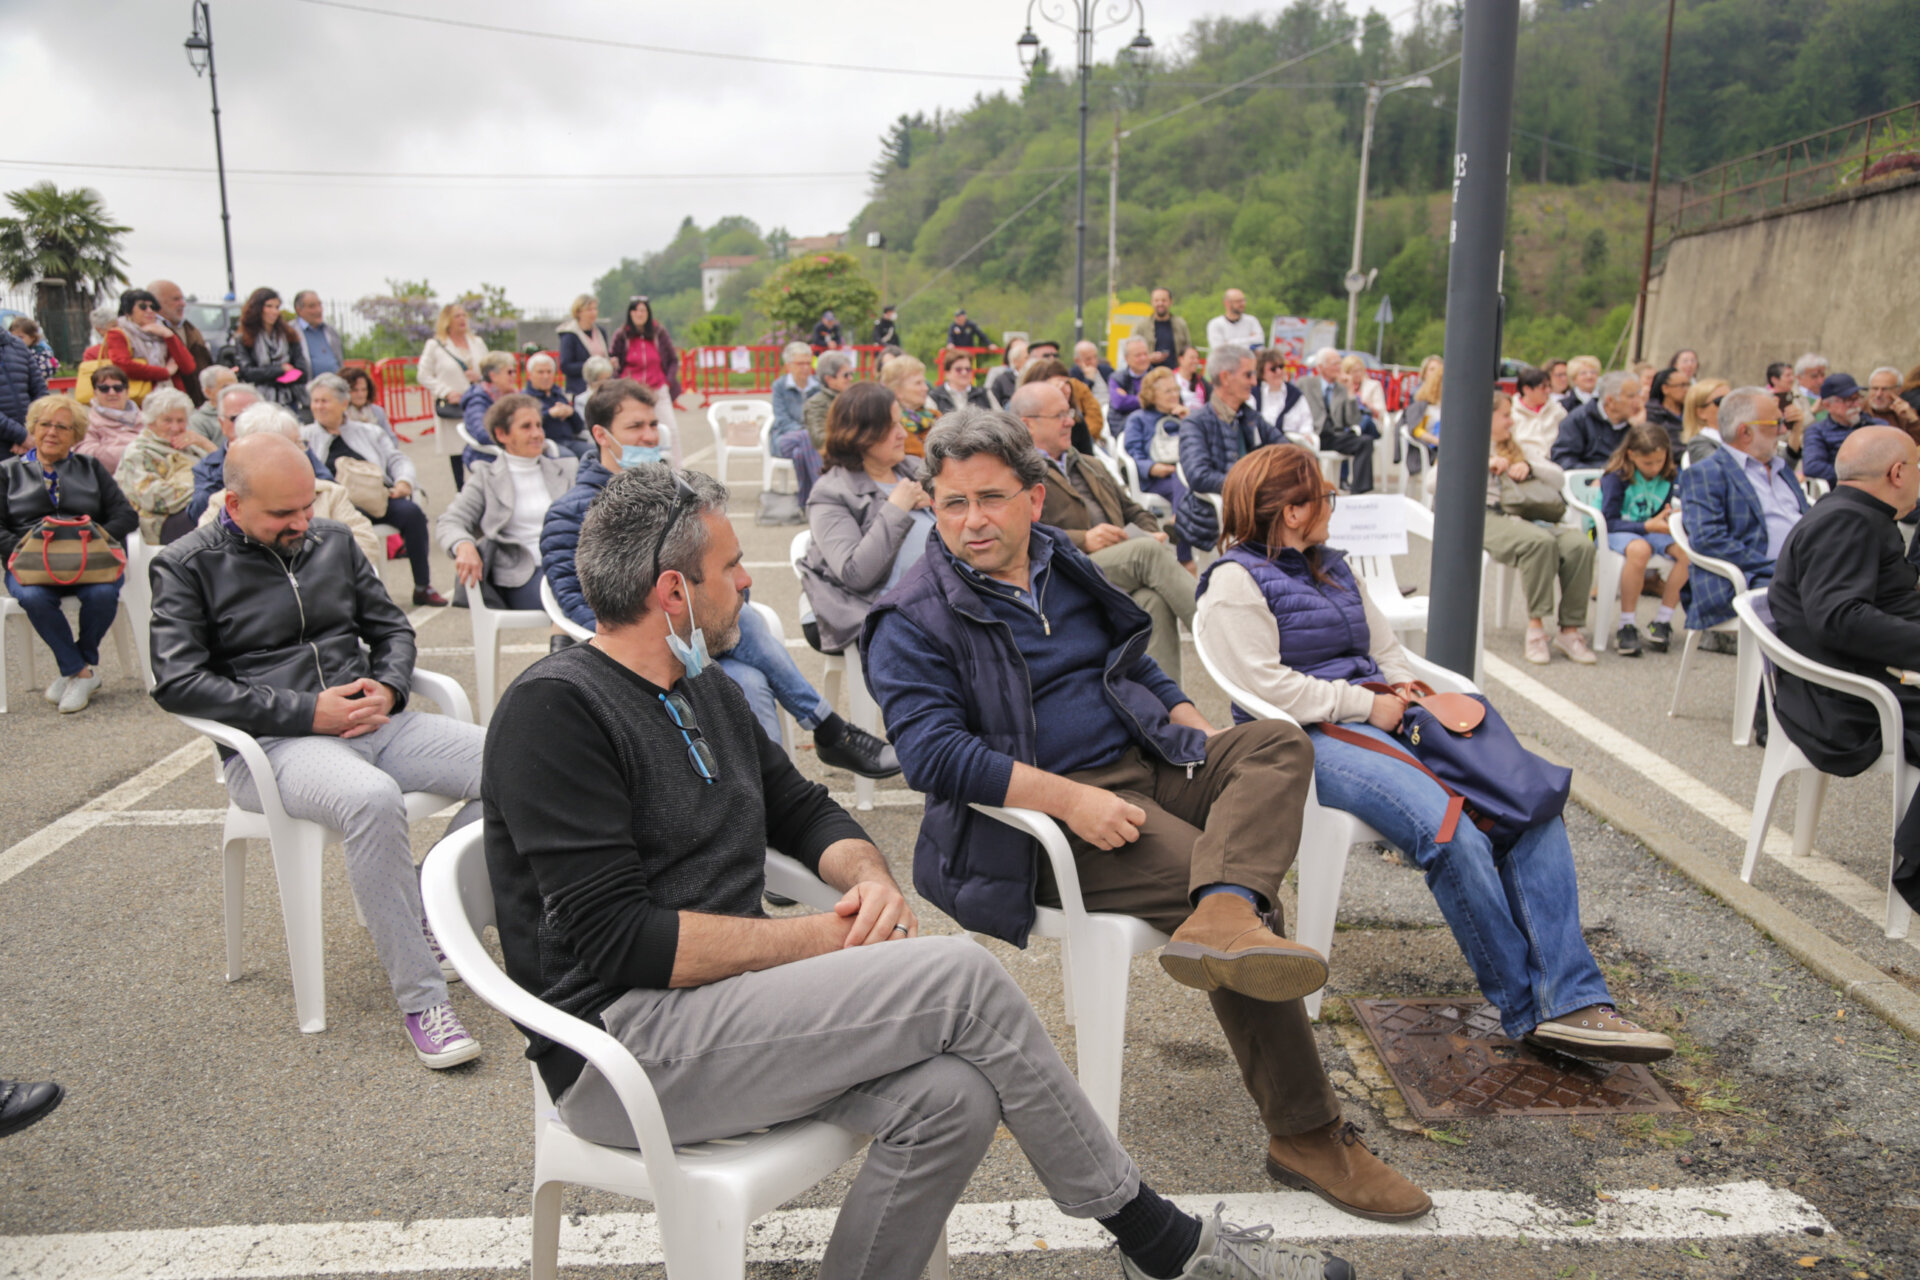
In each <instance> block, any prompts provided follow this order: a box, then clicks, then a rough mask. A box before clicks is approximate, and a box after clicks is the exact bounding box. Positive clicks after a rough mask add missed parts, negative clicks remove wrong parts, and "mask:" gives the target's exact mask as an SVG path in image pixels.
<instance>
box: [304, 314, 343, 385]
mask: <svg viewBox="0 0 1920 1280" xmlns="http://www.w3.org/2000/svg"><path fill="white" fill-rule="evenodd" d="M294 323H295V324H297V325H299V326H300V335H301V337H303V338H305V339H306V342H307V364H308V365H309V366H310V367H311V368H312V370H313V376H314V377H316V378H317V377H319V376H320V375H321V374H323V373H338V372H340V361H339V359H338V358H337V357H335V355H334V354H333V340H332V338H331V337H330V336H329V335H328V333H327V326H326V325H325V324H324V323H322V324H308V323H307V322H306V321H305V320H298V319H296V320H295V321H294Z"/></svg>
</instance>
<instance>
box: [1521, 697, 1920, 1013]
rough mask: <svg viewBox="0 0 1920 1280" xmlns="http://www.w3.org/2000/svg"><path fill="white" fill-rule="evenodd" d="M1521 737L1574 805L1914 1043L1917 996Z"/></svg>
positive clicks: (1609, 791) (1633, 806)
mask: <svg viewBox="0 0 1920 1280" xmlns="http://www.w3.org/2000/svg"><path fill="white" fill-rule="evenodd" d="M1520 740H1521V744H1522V745H1523V746H1525V747H1526V748H1527V749H1528V750H1530V751H1532V752H1534V753H1535V754H1536V755H1539V756H1541V757H1543V758H1545V759H1548V760H1551V761H1553V762H1554V763H1555V764H1558V765H1565V766H1569V767H1573V768H1574V774H1573V796H1572V798H1573V800H1574V803H1576V804H1578V805H1579V806H1580V807H1581V808H1583V809H1585V810H1587V811H1588V812H1589V813H1591V814H1593V815H1594V816H1595V817H1596V818H1599V819H1600V820H1601V821H1602V822H1605V823H1607V824H1609V825H1610V826H1612V827H1614V828H1615V829H1617V830H1619V831H1623V832H1625V833H1626V834H1627V835H1629V836H1632V837H1633V838H1634V839H1635V840H1638V841H1639V842H1640V843H1641V844H1643V845H1645V846H1646V847H1647V849H1648V851H1649V852H1651V853H1652V854H1654V856H1656V857H1658V858H1659V859H1660V860H1661V861H1663V862H1665V863H1666V864H1667V865H1669V866H1671V867H1672V868H1673V869H1674V870H1676V871H1678V872H1679V873H1680V874H1681V875H1683V876H1685V877H1686V878H1687V879H1689V880H1691V881H1693V883H1694V884H1696V885H1698V886H1700V888H1702V889H1704V890H1706V891H1707V892H1708V893H1709V894H1711V895H1712V896H1713V897H1715V898H1718V899H1719V900H1720V901H1721V902H1722V903H1724V904H1726V906H1728V907H1729V908H1731V909H1732V911H1733V912H1734V914H1735V915H1738V916H1739V917H1740V918H1741V919H1743V920H1745V921H1746V922H1747V923H1748V924H1751V925H1752V926H1753V927H1754V928H1756V929H1758V930H1759V931H1760V932H1761V933H1763V934H1765V935H1766V936H1767V937H1768V938H1770V939H1772V940H1773V941H1774V942H1775V943H1777V944H1778V945H1779V946H1780V947H1781V949H1782V950H1784V951H1786V952H1787V954H1788V955H1791V956H1792V957H1793V958H1794V959H1796V960H1798V961H1799V962H1800V963H1801V964H1803V965H1805V966H1806V967H1807V968H1808V969H1810V970H1812V971H1813V973H1814V974H1815V975H1817V976H1818V977H1819V978H1821V979H1822V980H1824V981H1826V982H1828V983H1830V984H1832V985H1833V986H1834V987H1835V988H1837V989H1838V990H1839V991H1840V993H1841V994H1842V995H1844V996H1847V997H1849V998H1851V999H1853V1000H1857V1001H1859V1002H1860V1003H1861V1004H1863V1005H1865V1006H1866V1007H1867V1008H1868V1009H1870V1010H1872V1011H1873V1012H1874V1013H1875V1014H1876V1015H1878V1016H1879V1017H1880V1019H1881V1020H1882V1021H1884V1022H1886V1023H1887V1024H1888V1025H1889V1026H1891V1027H1893V1028H1894V1029H1896V1030H1897V1031H1899V1032H1900V1033H1901V1034H1902V1035H1904V1036H1906V1037H1907V1038H1908V1039H1909V1040H1916V1041H1920V994H1915V993H1914V992H1913V991H1910V990H1909V989H1907V988H1906V987H1905V986H1903V985H1901V983H1900V982H1899V981H1898V980H1897V979H1895V978H1893V977H1891V976H1890V975H1888V974H1886V973H1884V972H1882V971H1881V970H1880V969H1878V968H1876V967H1875V966H1873V965H1872V964H1869V963H1868V962H1867V961H1865V960H1863V959H1861V958H1860V957H1859V956H1857V955H1855V954H1854V953H1853V952H1852V951H1849V950H1848V949H1847V948H1846V947H1844V946H1842V945H1841V944H1840V943H1838V942H1835V941H1834V940H1833V939H1832V938H1830V937H1828V936H1827V935H1826V934H1825V933H1824V932H1822V931H1821V930H1820V929H1818V928H1816V927H1814V926H1813V925H1812V924H1809V923H1808V922H1807V921H1806V920H1803V919H1802V918H1801V917H1799V916H1797V915H1795V914H1794V913H1793V912H1791V911H1789V910H1788V909H1787V908H1786V907H1784V906H1782V905H1781V904H1780V902H1779V901H1778V900H1776V899H1774V898H1772V897H1769V896H1768V895H1767V894H1765V893H1762V892H1761V891H1760V890H1758V889H1756V888H1754V887H1753V886H1752V885H1750V884H1748V883H1747V882H1746V881H1744V880H1742V879H1741V878H1740V876H1739V874H1738V873H1737V872H1735V871H1734V870H1733V869H1732V868H1730V867H1728V866H1726V865H1725V864H1724V863H1723V862H1721V861H1720V860H1719V859H1718V858H1715V857H1713V856H1712V855H1710V854H1708V853H1706V852H1705V851H1704V850H1701V849H1699V848H1697V847H1696V846H1694V845H1692V844H1689V843H1687V842H1686V841H1685V840H1682V839H1680V838H1678V837H1677V836H1675V835H1673V834H1672V833H1671V832H1669V831H1667V830H1666V829H1664V828H1663V827H1662V826H1661V825H1660V824H1659V823H1658V822H1656V821H1655V820H1654V819H1653V818H1652V817H1651V816H1650V815H1649V814H1648V813H1647V812H1646V811H1645V810H1644V809H1642V808H1641V807H1640V806H1639V805H1637V804H1635V803H1634V802H1633V801H1631V800H1629V799H1627V798H1626V797H1625V796H1623V795H1621V794H1620V793H1619V792H1617V791H1614V790H1612V789H1611V788H1609V787H1606V786H1603V785H1601V784H1600V783H1598V782H1594V781H1593V780H1592V779H1590V778H1587V777H1585V776H1584V775H1583V774H1582V773H1581V772H1580V770H1579V768H1578V767H1577V766H1573V765H1572V762H1571V761H1568V760H1566V759H1565V758H1563V757H1562V756H1560V755H1559V754H1558V753H1557V752H1554V751H1550V750H1548V749H1547V748H1546V747H1544V746H1543V745H1541V744H1540V743H1539V742H1537V741H1534V740H1533V739H1531V738H1528V737H1525V736H1524V735H1521V738H1520Z"/></svg>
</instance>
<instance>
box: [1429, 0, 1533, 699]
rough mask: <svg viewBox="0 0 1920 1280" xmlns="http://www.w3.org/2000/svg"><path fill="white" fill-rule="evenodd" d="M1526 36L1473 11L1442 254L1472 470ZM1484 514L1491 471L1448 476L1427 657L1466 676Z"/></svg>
mask: <svg viewBox="0 0 1920 1280" xmlns="http://www.w3.org/2000/svg"><path fill="white" fill-rule="evenodd" d="M1519 32H1520V0H1467V3H1466V6H1465V17H1464V23H1463V26H1462V31H1461V63H1460V121H1459V125H1458V129H1457V132H1456V133H1455V135H1454V136H1455V139H1456V141H1455V143H1454V156H1453V209H1452V211H1451V220H1450V222H1449V224H1448V233H1447V234H1448V241H1449V243H1450V245H1451V246H1452V247H1451V248H1450V249H1449V251H1448V254H1447V341H1446V359H1447V377H1446V385H1445V388H1444V390H1443V392H1442V394H1441V401H1440V417H1441V420H1442V421H1443V422H1445V423H1446V424H1447V450H1448V455H1449V456H1450V457H1453V458H1455V459H1466V460H1467V463H1468V464H1471V463H1472V460H1473V459H1475V458H1484V457H1486V456H1487V451H1488V441H1489V437H1490V435H1491V432H1492V417H1493V413H1492V409H1493V386H1494V376H1495V374H1496V373H1497V371H1498V370H1497V368H1496V366H1497V363H1498V361H1499V358H1500V350H1499V317H1500V275H1501V268H1502V262H1501V245H1502V244H1503V243H1504V241H1505V239H1506V229H1507V182H1508V178H1509V176H1510V170H1511V168H1512V155H1511V152H1510V151H1509V146H1510V139H1511V138H1512V135H1513V79H1514V58H1515V49H1516V47H1517V44H1518V41H1519ZM1486 514H1487V474H1486V469H1485V468H1484V467H1481V466H1477V465H1455V466H1451V467H1442V468H1441V469H1440V475H1439V483H1438V487H1437V491H1436V493H1435V499H1434V504H1433V589H1432V604H1431V605H1430V606H1429V609H1430V612H1429V614H1428V618H1427V657H1428V658H1430V659H1432V660H1433V661H1434V662H1437V663H1439V664H1440V665H1441V666H1443V667H1447V668H1450V669H1451V670H1454V671H1458V672H1460V673H1461V674H1462V675H1467V676H1471V675H1472V674H1473V671H1474V668H1475V666H1476V660H1477V659H1478V657H1479V653H1478V652H1477V650H1478V649H1479V644H1480V641H1479V634H1480V626H1479V624H1480V556H1481V538H1482V535H1483V534H1484V533H1485V531H1486Z"/></svg>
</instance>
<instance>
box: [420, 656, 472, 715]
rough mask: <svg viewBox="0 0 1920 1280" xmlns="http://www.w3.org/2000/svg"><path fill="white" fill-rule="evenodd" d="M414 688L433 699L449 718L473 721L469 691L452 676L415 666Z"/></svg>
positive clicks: (442, 712)
mask: <svg viewBox="0 0 1920 1280" xmlns="http://www.w3.org/2000/svg"><path fill="white" fill-rule="evenodd" d="M413 690H414V692H415V693H424V694H426V695H427V697H429V698H431V699H433V700H434V702H435V703H437V704H438V705H439V707H440V711H441V714H443V715H445V716H446V717H447V718H448V719H449V720H458V721H459V722H460V723H461V724H472V723H473V703H472V702H471V701H469V700H468V698H467V691H466V690H465V689H463V688H462V687H461V686H460V682H459V681H458V680H455V679H454V678H453V677H452V676H448V675H442V674H440V673H439V672H438V671H423V670H421V669H420V668H419V667H415V668H414V669H413Z"/></svg>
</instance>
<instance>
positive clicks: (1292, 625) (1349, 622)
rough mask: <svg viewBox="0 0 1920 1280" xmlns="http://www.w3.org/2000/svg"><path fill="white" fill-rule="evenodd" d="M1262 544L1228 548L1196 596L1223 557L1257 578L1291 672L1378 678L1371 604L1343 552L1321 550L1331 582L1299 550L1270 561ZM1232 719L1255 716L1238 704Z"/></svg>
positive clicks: (1355, 679)
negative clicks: (1318, 578)
mask: <svg viewBox="0 0 1920 1280" xmlns="http://www.w3.org/2000/svg"><path fill="white" fill-rule="evenodd" d="M1263 551H1265V548H1264V547H1255V546H1251V545H1240V546H1236V547H1233V548H1231V549H1230V550H1228V551H1227V552H1225V553H1224V554H1223V555H1222V556H1221V557H1220V559H1218V560H1215V561H1214V562H1213V563H1212V564H1210V565H1208V566H1207V571H1206V572H1205V573H1203V574H1201V575H1200V581H1199V583H1198V584H1197V586H1196V587H1195V594H1196V595H1202V596H1204V595H1205V594H1206V593H1207V586H1208V584H1209V582H1210V581H1211V580H1212V578H1213V571H1214V570H1215V569H1216V568H1218V567H1219V566H1220V564H1221V563H1222V562H1224V561H1228V560H1231V561H1232V562H1233V563H1235V564H1237V565H1239V566H1240V567H1241V568H1242V569H1245V570H1246V571H1247V572H1248V573H1250V574H1252V575H1253V581H1254V584H1255V585H1256V586H1258V587H1259V588H1260V594H1261V595H1263V596H1265V597H1266V600H1267V608H1269V609H1271V610H1272V611H1273V617H1274V621H1276V622H1277V623H1278V624H1279V627H1280V647H1281V651H1282V652H1283V653H1284V654H1285V655H1286V662H1287V665H1288V666H1289V667H1291V668H1292V669H1293V670H1295V671H1298V672H1300V673H1301V674H1302V675H1308V676H1312V677H1314V678H1315V679H1317V680H1334V681H1341V682H1344V683H1348V684H1354V683H1358V682H1360V681H1365V680H1378V679H1380V666H1379V664H1378V663H1376V662H1375V661H1374V660H1373V655H1372V653H1371V652H1370V651H1369V650H1370V648H1371V646H1372V643H1373V633H1372V629H1371V627H1370V626H1369V625H1368V623H1367V607H1366V605H1365V603H1364V602H1363V597H1362V596H1361V590H1360V585H1359V583H1357V582H1355V581H1354V577H1353V570H1352V569H1350V568H1348V567H1347V557H1346V553H1345V552H1344V551H1337V550H1335V549H1333V548H1331V547H1321V548H1320V568H1321V571H1322V572H1323V573H1325V574H1326V575H1327V577H1328V579H1329V580H1330V582H1329V583H1327V584H1322V583H1320V582H1317V581H1315V580H1314V576H1313V567H1312V566H1311V565H1310V564H1308V563H1307V558H1306V556H1305V555H1303V554H1302V553H1301V552H1298V551H1295V550H1293V549H1292V548H1290V547H1289V548H1284V549H1282V550H1281V552H1280V554H1279V555H1278V556H1275V557H1273V558H1272V559H1268V558H1267V557H1266V556H1265V555H1263V554H1262V552H1263ZM1232 710H1233V722H1234V723H1235V724H1245V723H1247V722H1248V721H1249V720H1251V719H1253V717H1252V716H1250V715H1248V714H1247V713H1246V712H1244V711H1242V710H1241V709H1240V708H1239V707H1234V708H1233V709H1232Z"/></svg>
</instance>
